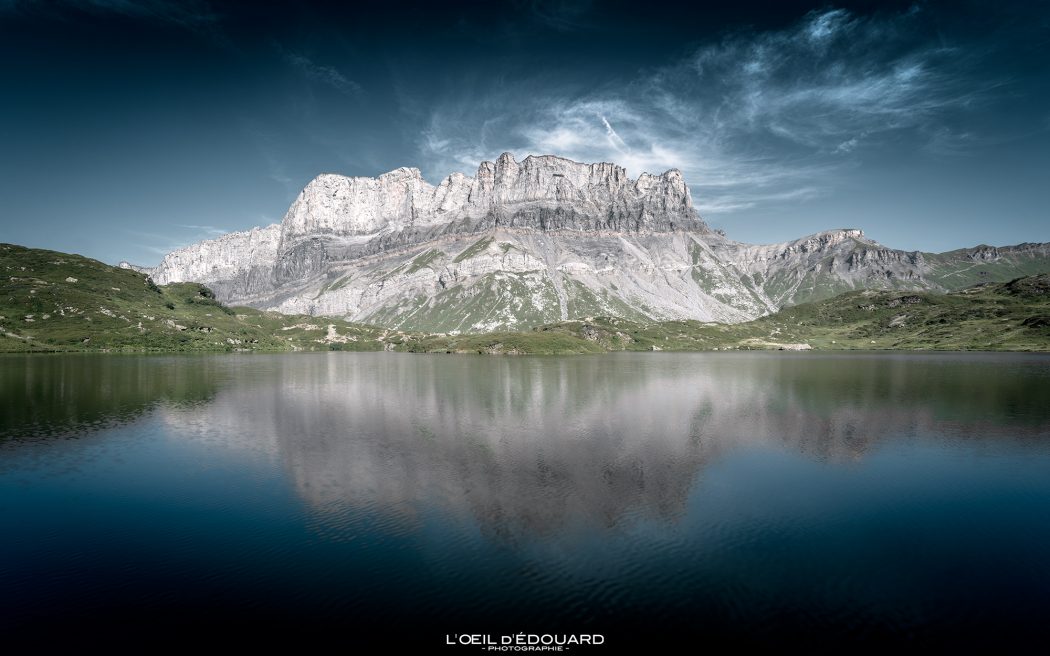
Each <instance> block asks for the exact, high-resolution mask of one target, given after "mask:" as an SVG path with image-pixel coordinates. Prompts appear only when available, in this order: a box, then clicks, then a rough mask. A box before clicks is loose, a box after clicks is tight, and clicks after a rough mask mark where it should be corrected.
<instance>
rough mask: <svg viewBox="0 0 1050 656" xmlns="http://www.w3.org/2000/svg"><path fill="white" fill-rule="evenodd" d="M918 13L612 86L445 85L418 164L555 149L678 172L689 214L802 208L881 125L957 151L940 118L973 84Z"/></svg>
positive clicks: (836, 17) (739, 38)
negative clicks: (687, 188) (688, 191)
mask: <svg viewBox="0 0 1050 656" xmlns="http://www.w3.org/2000/svg"><path fill="white" fill-rule="evenodd" d="M920 17H921V12H915V11H909V12H907V13H904V14H901V15H897V16H890V17H885V18H877V19H876V18H861V17H856V16H854V15H852V14H850V13H849V12H847V11H845V10H842V9H833V10H830V11H825V12H819V13H812V14H810V15H807V16H806V17H805V18H804V19H802V20H801V21H799V22H798V23H797V24H796V25H794V26H793V27H791V28H790V29H786V30H783V31H777V32H764V33H748V34H742V33H741V34H734V35H730V36H728V37H726V38H724V39H722V40H721V41H719V42H717V43H713V44H709V45H706V46H704V47H701V48H699V49H698V50H696V51H695V52H694V53H693V54H692V55H690V56H689V57H686V58H684V59H683V60H681V61H678V62H675V63H674V64H672V65H669V66H666V67H663V68H660V69H657V70H652V71H645V72H643V73H640V74H639V75H638V76H637V77H636V79H634V80H632V81H630V82H629V83H627V84H625V85H620V86H618V87H615V88H612V87H607V88H602V89H598V90H590V91H586V92H580V91H578V90H576V89H557V88H552V86H551V84H550V83H549V81H548V80H535V81H533V82H531V83H522V84H519V85H517V86H515V87H513V88H507V87H506V86H500V87H497V88H495V89H485V90H482V91H481V92H478V90H476V89H474V90H469V91H464V90H457V91H458V92H459V93H458V96H459V97H455V98H451V97H450V99H449V100H448V101H447V102H444V103H440V104H438V105H437V106H435V107H434V108H433V109H432V111H431V113H430V117H429V123H428V124H427V125H426V127H425V129H424V130H423V132H422V136H421V139H420V142H419V145H420V149H421V151H422V154H423V158H424V169H425V171H426V173H427V174H428V175H432V176H434V177H440V176H441V175H444V174H447V173H448V172H450V171H452V170H461V171H464V172H467V173H472V172H473V170H474V168H475V167H476V166H477V164H478V162H479V161H481V160H483V159H493V158H495V157H496V156H497V155H499V153H501V152H503V151H511V152H513V153H515V155H517V156H519V158H520V157H523V156H526V155H529V154H556V155H561V156H564V157H569V158H571V159H575V160H578V161H613V162H616V163H619V164H621V165H623V166H625V167H626V168H627V170H628V172H629V173H630V174H631V175H634V176H636V175H638V174H639V173H641V172H642V171H648V172H652V173H659V172H662V171H664V170H666V169H668V168H679V169H681V170H682V172H683V174H684V175H685V177H686V180H687V181H688V182H689V183H690V184H691V185H692V188H693V194H694V200H695V201H696V203H697V206H698V207H699V208H700V209H701V211H702V212H703V211H706V212H710V213H727V212H732V211H737V210H740V209H745V208H753V207H758V206H763V205H766V206H771V205H772V204H774V203H780V204H782V203H785V202H800V201H804V200H807V199H810V198H813V197H816V196H819V195H822V194H823V193H826V191H827V189H828V187H830V186H832V185H834V184H835V183H836V178H837V177H838V176H839V175H841V173H842V172H843V171H844V170H846V169H849V168H851V167H852V166H853V165H855V164H856V163H857V162H859V161H860V158H861V157H863V154H864V151H865V149H866V148H868V147H869V146H870V145H872V144H877V143H878V142H879V140H880V138H882V137H884V136H886V135H888V134H890V133H893V132H895V131H902V130H910V131H912V132H914V133H915V135H916V137H917V139H919V140H923V143H924V144H925V145H928V146H929V147H930V148H931V149H936V150H949V147H948V146H946V145H945V143H944V142H945V141H947V142H951V143H954V144H955V146H956V147H962V146H963V145H964V141H962V135H961V134H957V133H956V132H953V131H948V130H945V129H943V128H942V127H941V121H942V119H943V118H944V116H945V115H947V114H950V113H951V112H954V111H957V110H959V109H960V108H961V107H963V106H964V105H965V104H966V103H967V102H971V101H973V100H974V99H976V98H979V97H980V95H981V94H982V93H984V92H985V91H986V90H983V89H979V88H978V89H975V88H973V87H972V85H968V84H967V83H966V80H965V79H964V76H962V75H960V74H959V73H957V72H955V71H956V70H957V68H958V66H959V65H960V63H961V62H962V60H963V59H964V58H962V57H961V56H960V53H957V52H954V51H951V50H949V49H947V48H945V47H943V46H942V45H939V44H938V45H931V44H930V43H929V41H928V39H927V37H926V35H924V34H923V31H922V29H920V27H921V26H920V25H918V24H917V23H916V21H917V20H918V19H919V18H920ZM953 137H958V138H957V139H955V140H954V141H953V140H952V138H953Z"/></svg>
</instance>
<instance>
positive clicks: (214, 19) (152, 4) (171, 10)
mask: <svg viewBox="0 0 1050 656" xmlns="http://www.w3.org/2000/svg"><path fill="white" fill-rule="evenodd" d="M0 11H7V12H17V13H26V14H34V15H50V16H53V17H62V16H65V15H68V14H69V13H70V11H80V12H95V13H105V14H116V15H119V16H126V17H128V18H133V19H138V20H145V21H151V22H155V23H167V24H172V25H177V26H180V27H184V28H186V29H189V30H193V31H200V32H211V31H212V30H213V28H214V26H215V25H216V24H217V23H218V22H219V20H220V18H221V16H220V14H219V13H218V12H217V11H216V10H215V8H214V7H213V6H212V5H211V3H209V2H206V1H205V0H0Z"/></svg>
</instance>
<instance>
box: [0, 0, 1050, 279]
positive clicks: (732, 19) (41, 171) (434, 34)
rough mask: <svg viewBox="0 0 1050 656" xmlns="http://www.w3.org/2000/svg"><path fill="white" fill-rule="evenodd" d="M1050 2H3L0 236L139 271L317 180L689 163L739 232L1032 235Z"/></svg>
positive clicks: (1048, 198)
mask: <svg viewBox="0 0 1050 656" xmlns="http://www.w3.org/2000/svg"><path fill="white" fill-rule="evenodd" d="M1048 52H1050V3H1039V2H1011V1H997V2H968V1H967V0H956V1H953V2H921V1H920V2H915V1H908V2H895V1H893V0H886V1H882V2H842V3H813V2H794V1H791V0H782V1H778V2H768V3H761V2H749V1H746V0H735V1H734V2H732V3H725V2H719V3H704V2H692V3H681V4H676V3H674V2H669V1H664V2H660V3H651V4H646V3H640V2H638V1H637V0H632V1H631V2H619V1H616V0H603V1H598V0H595V1H594V2H589V1H587V0H563V1H560V2H547V1H538V0H537V1H534V2H528V1H524V0H517V1H514V0H509V1H507V2H492V1H491V0H487V1H485V2H419V3H413V2H398V3H391V2H377V3H370V4H368V5H365V4H364V3H345V2H332V3H310V4H307V3H300V2H296V3H280V2H274V3H269V2H268V3H232V2H230V3H226V2H222V3H220V2H207V1H205V0H183V1H179V2H176V1H174V0H141V1H138V0H78V1H73V0H51V1H49V2H38V1H35V0H0V61H2V62H3V63H0V89H2V90H3V91H2V94H0V241H3V242H13V243H18V244H23V245H27V246H33V247H41V248H50V249H54V250H60V251H67V252H75V253H80V254H83V255H87V256H89V257H94V258H97V259H100V260H103V261H105V262H109V263H116V262H118V261H120V260H129V261H131V262H135V263H139V264H146V265H151V264H155V263H157V262H158V261H159V260H160V258H161V257H162V256H163V254H165V253H167V252H168V251H170V250H173V249H175V248H178V247H181V246H185V245H187V244H190V243H193V242H195V241H198V240H201V239H207V238H213V237H215V236H218V235H221V234H223V233H225V232H228V231H234V230H244V229H247V228H250V227H252V226H257V225H268V224H270V223H275V222H279V221H280V220H281V218H282V216H283V215H284V212H285V211H286V210H287V208H288V206H289V204H290V203H291V202H292V201H293V200H294V198H295V196H296V195H297V194H298V192H299V191H300V190H301V189H302V188H303V187H304V186H305V185H306V184H307V183H308V182H309V181H310V180H311V179H312V178H313V177H314V176H316V175H318V174H320V173H323V172H333V173H341V174H345V175H353V176H375V175H378V174H380V173H383V172H386V171H389V170H392V169H395V168H398V167H401V166H413V167H417V168H419V169H420V170H421V171H422V172H423V175H424V177H425V178H426V179H427V180H428V181H430V182H431V183H435V184H436V183H438V182H439V181H440V180H441V179H442V178H444V177H445V176H446V175H448V174H449V173H451V172H453V171H460V172H463V173H466V174H467V175H473V174H474V173H475V171H476V170H477V167H478V164H479V162H481V161H482V160H486V159H487V160H494V159H495V158H496V157H498V156H499V154H500V153H502V152H504V151H509V152H511V153H513V154H514V155H515V157H516V158H517V159H518V160H519V161H520V160H521V159H522V158H524V157H525V156H527V155H530V154H535V155H540V154H553V155H560V156H563V157H568V158H571V159H574V160H577V161H584V162H596V161H610V162H615V163H618V164H620V165H622V166H624V167H626V168H627V170H628V173H629V174H630V175H631V176H632V177H634V176H637V175H638V174H639V173H641V172H643V171H648V172H651V173H661V172H663V171H665V170H667V169H669V168H677V169H680V170H681V171H682V173H683V175H684V176H685V179H686V181H687V183H688V184H689V185H690V189H691V192H692V195H693V199H694V204H695V205H696V207H697V209H698V211H699V212H700V214H701V216H702V217H703V218H704V220H705V221H707V222H708V223H709V224H710V225H711V226H712V227H714V228H719V229H722V230H724V231H725V232H726V233H727V234H728V236H729V237H731V238H734V239H738V240H741V241H746V242H754V243H771V242H777V241H785V240H789V239H793V238H797V237H801V236H804V235H807V234H811V233H814V232H817V231H820V230H825V229H830V228H841V227H858V228H862V229H863V230H864V231H865V232H866V234H867V235H868V236H869V237H871V238H873V239H876V240H878V241H880V242H881V243H883V244H886V245H888V246H892V247H895V248H904V249H908V250H924V251H944V250H950V249H954V248H963V247H967V246H974V245H977V244H981V243H984V244H993V245H1006V244H1014V243H1021V242H1025V241H1050V214H1048V210H1047V208H1048V206H1050V72H1048V71H1050V66H1048V64H1050V56H1048V54H1047V53H1048Z"/></svg>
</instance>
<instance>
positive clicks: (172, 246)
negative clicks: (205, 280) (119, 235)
mask: <svg viewBox="0 0 1050 656" xmlns="http://www.w3.org/2000/svg"><path fill="white" fill-rule="evenodd" d="M168 228H170V230H166V231H152V232H147V231H142V230H125V231H124V232H125V233H126V234H127V235H128V236H130V237H131V238H132V239H133V240H134V245H135V246H136V247H137V248H138V249H140V250H142V251H144V252H147V253H150V254H153V255H159V256H164V255H167V254H168V253H170V252H172V251H177V250H178V249H180V248H184V247H186V246H189V245H190V244H196V243H197V242H200V241H204V240H206V239H215V238H216V237H221V236H222V235H225V234H226V233H228V232H229V230H226V229H224V228H219V227H216V226H211V225H194V224H189V223H176V224H171V225H169V226H168Z"/></svg>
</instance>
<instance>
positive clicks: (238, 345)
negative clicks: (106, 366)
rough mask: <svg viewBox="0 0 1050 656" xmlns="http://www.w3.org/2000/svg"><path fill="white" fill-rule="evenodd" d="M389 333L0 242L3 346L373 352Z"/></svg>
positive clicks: (4, 348)
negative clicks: (235, 302) (223, 299)
mask: <svg viewBox="0 0 1050 656" xmlns="http://www.w3.org/2000/svg"><path fill="white" fill-rule="evenodd" d="M330 326H331V328H330ZM386 332H387V331H382V330H381V329H378V328H375V327H372V326H362V325H357V324H351V323H348V322H345V321H340V320H338V319H330V318H318V317H308V316H289V315H282V314H277V313H273V312H261V311H259V310H254V309H251V308H228V307H226V306H223V305H221V304H220V303H218V302H216V301H215V300H214V298H213V296H212V293H211V291H210V290H208V288H206V287H204V286H202V285H197V284H194V283H179V284H172V285H166V286H164V287H157V286H156V285H153V284H152V282H151V281H150V280H149V279H148V278H147V277H146V276H144V275H143V274H141V273H137V272H135V271H131V270H127V269H119V268H117V267H112V266H109V265H107V264H103V263H102V262H98V261H96V260H91V259H88V258H85V257H81V256H79V255H69V254H66V253H58V252H55V251H47V250H39V249H30V248H24V247H21V246H14V245H11V244H0V351H6V352H11V351H15V352H24V351H98V350H102V351H107V350H108V351H233V350H274V351H278V350H279V351H289V350H317V349H324V350H327V349H332V348H337V349H348V350H351V349H352V350H376V349H382V348H383V346H384V344H383V342H382V341H378V340H379V339H380V338H381V337H382V336H383V335H384V334H385V333H386Z"/></svg>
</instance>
